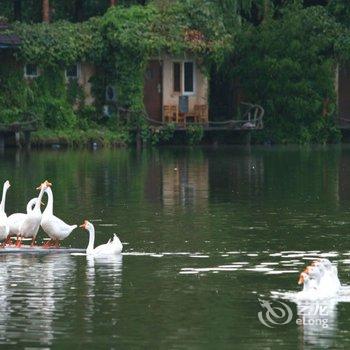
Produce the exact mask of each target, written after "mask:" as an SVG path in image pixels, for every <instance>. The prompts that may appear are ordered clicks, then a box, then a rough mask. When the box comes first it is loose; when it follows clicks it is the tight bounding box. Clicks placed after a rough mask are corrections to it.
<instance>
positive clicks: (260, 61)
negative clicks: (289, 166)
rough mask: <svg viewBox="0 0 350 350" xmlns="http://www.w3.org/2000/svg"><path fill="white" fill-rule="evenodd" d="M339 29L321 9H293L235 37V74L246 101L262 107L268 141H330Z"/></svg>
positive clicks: (331, 136) (331, 138) (334, 135)
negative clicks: (236, 42) (264, 112)
mask: <svg viewBox="0 0 350 350" xmlns="http://www.w3.org/2000/svg"><path fill="white" fill-rule="evenodd" d="M340 32H341V27H340V25H339V24H337V22H336V21H335V20H334V18H332V17H330V16H329V15H328V14H327V12H326V10H325V9H324V8H321V7H309V8H306V9H303V8H301V7H297V8H296V7H292V8H289V9H287V10H286V11H285V12H284V14H283V18H282V19H278V20H270V21H269V22H268V23H266V24H265V25H264V26H260V27H258V28H249V29H248V30H246V31H244V32H243V33H242V36H241V37H240V38H239V39H238V40H241V43H242V45H240V47H239V52H237V60H239V62H240V64H239V66H238V67H237V69H236V74H237V76H239V77H240V79H241V84H242V86H243V89H244V91H245V92H246V94H247V97H248V99H249V100H251V101H254V102H256V103H259V104H261V105H262V106H264V107H265V110H266V118H265V131H264V133H263V134H262V135H260V137H264V138H265V139H269V140H271V141H272V142H279V143H280V142H326V141H331V140H334V138H336V137H337V132H336V130H335V128H334V117H335V112H336V96H335V89H334V79H335V69H336V62H335V60H334V44H335V42H336V41H337V39H338V37H339V33H340Z"/></svg>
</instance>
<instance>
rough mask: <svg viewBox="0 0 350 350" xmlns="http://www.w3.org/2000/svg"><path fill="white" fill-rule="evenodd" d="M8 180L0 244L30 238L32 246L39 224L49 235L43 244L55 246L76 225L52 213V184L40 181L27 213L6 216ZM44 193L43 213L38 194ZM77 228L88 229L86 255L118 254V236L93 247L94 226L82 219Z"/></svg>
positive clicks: (0, 221)
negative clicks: (36, 193)
mask: <svg viewBox="0 0 350 350" xmlns="http://www.w3.org/2000/svg"><path fill="white" fill-rule="evenodd" d="M10 186H11V185H10V182H9V181H5V183H4V185H3V191H2V198H1V203H0V241H3V243H2V245H1V246H2V247H3V248H4V247H5V246H6V245H9V244H11V238H16V243H15V246H16V247H18V248H19V247H21V245H22V239H23V238H31V239H32V242H31V246H32V247H33V246H35V239H36V236H37V234H38V231H39V228H40V226H41V227H42V229H43V230H44V232H45V233H46V234H47V235H48V236H49V238H50V240H49V241H47V243H45V244H44V246H43V247H45V248H50V247H56V248H58V247H59V243H60V241H62V240H64V239H65V238H67V237H68V236H69V235H70V234H71V232H72V231H73V230H74V229H75V228H77V225H68V224H66V223H65V222H64V221H62V220H61V219H59V218H58V217H57V216H55V215H54V214H53V193H52V190H51V186H52V184H51V183H50V182H49V181H44V182H43V183H42V184H41V185H40V186H39V187H38V188H37V190H40V192H39V195H38V197H36V198H33V199H31V200H30V201H29V202H28V204H27V212H26V213H25V214H24V213H15V214H12V215H10V216H9V217H7V215H6V210H5V203H6V193H7V191H8V189H9V188H10ZM44 193H46V195H47V198H48V201H47V205H46V208H45V210H44V212H43V213H42V212H41V209H40V206H41V204H42V202H41V201H42V197H43V195H44ZM80 227H82V228H84V229H86V230H87V231H88V232H89V244H88V246H87V249H86V254H88V255H93V256H101V255H116V254H120V253H121V251H122V249H123V245H122V243H121V242H120V240H119V238H118V237H117V236H116V235H114V237H113V239H110V240H109V241H108V242H107V243H106V244H102V245H100V246H98V247H96V248H94V243H95V228H94V226H93V225H92V224H91V223H90V222H88V221H87V220H85V221H84V223H83V224H82V225H80Z"/></svg>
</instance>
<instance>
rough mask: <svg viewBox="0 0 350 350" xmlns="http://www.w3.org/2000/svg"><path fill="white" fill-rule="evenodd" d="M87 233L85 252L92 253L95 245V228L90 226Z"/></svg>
mask: <svg viewBox="0 0 350 350" xmlns="http://www.w3.org/2000/svg"><path fill="white" fill-rule="evenodd" d="M88 231H89V244H88V246H87V248H86V252H87V253H89V252H92V251H93V250H94V243H95V228H94V227H93V226H90V227H89V228H88Z"/></svg>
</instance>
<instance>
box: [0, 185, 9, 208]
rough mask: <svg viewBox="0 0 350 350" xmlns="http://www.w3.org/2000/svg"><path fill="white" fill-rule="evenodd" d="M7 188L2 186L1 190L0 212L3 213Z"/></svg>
mask: <svg viewBox="0 0 350 350" xmlns="http://www.w3.org/2000/svg"><path fill="white" fill-rule="evenodd" d="M7 189H8V188H7V186H6V185H5V184H4V186H3V188H2V198H1V203H0V211H3V212H4V211H5V202H6V192H7Z"/></svg>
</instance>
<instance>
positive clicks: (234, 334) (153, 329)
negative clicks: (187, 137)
mask: <svg viewBox="0 0 350 350" xmlns="http://www.w3.org/2000/svg"><path fill="white" fill-rule="evenodd" d="M6 179H9V180H10V182H11V184H12V186H11V188H10V190H9V192H8V197H7V204H6V209H7V213H8V214H11V213H13V212H18V211H22V212H23V211H24V210H25V206H26V203H27V201H28V200H29V199H30V198H32V197H34V196H35V195H37V191H36V190H35V187H36V186H38V185H39V184H40V183H41V182H42V181H43V180H45V179H48V180H50V181H51V182H52V183H53V187H52V189H53V193H54V211H55V214H56V215H57V216H58V217H60V218H62V219H64V220H65V221H66V222H68V223H71V224H74V223H76V224H81V223H82V222H83V220H84V219H89V220H91V221H92V222H93V223H94V225H95V227H96V240H97V242H96V243H97V244H101V243H105V242H106V241H107V240H108V239H109V238H110V237H111V236H112V234H113V233H117V234H118V236H119V237H120V239H121V241H122V242H123V243H124V254H123V256H121V257H119V258H116V259H108V260H94V259H90V258H89V259H88V258H87V257H86V256H84V255H69V254H58V255H56V254H47V255H35V254H34V255H33V254H24V255H21V254H2V255H0V349H21V348H28V349H36V348H52V349H71V348H73V349H320V348H330V349H335V348H344V349H349V348H350V317H349V315H350V304H349V303H347V302H346V301H344V300H340V301H339V300H338V301H337V300H336V301H334V303H333V304H332V307H331V308H329V309H328V313H327V315H326V316H325V317H326V318H327V323H328V324H327V328H324V327H317V326H314V325H310V324H303V325H297V324H296V318H297V317H298V312H299V311H300V310H299V309H298V307H297V305H296V304H295V303H293V302H291V301H288V300H287V301H285V302H286V303H287V304H288V305H289V306H290V308H291V310H292V312H293V320H292V321H291V322H289V323H288V324H286V325H281V324H278V325H273V327H272V328H269V327H266V326H265V325H263V324H262V323H261V322H260V321H259V318H258V313H259V312H262V311H264V310H263V308H262V307H261V306H260V304H259V300H258V299H259V298H260V299H266V300H273V298H272V296H273V293H274V292H280V293H285V292H296V291H298V290H300V286H298V285H297V278H298V275H299V273H300V271H301V270H302V269H303V268H304V267H305V266H306V265H307V263H308V259H310V258H312V257H317V256H323V257H327V258H329V259H330V260H331V261H333V262H335V263H337V266H338V270H339V276H340V280H341V282H342V284H343V285H344V286H345V288H346V285H347V284H348V283H349V280H350V276H349V271H350V235H349V234H350V148H346V147H340V146H337V147H314V148H298V147H288V148H286V147H270V148H262V147H256V148H254V147H253V148H208V149H205V148H203V149H202V148H198V149H197V148H193V149H190V148H164V149H160V150H147V151H143V152H141V153H137V152H136V151H134V150H127V149H121V150H97V151H87V150H86V151H65V150H46V151H31V152H30V153H25V152H17V153H16V152H15V151H6V153H4V154H1V155H0V181H1V183H3V181H5V180H6ZM45 200H46V199H45ZM44 238H45V234H44V233H43V231H40V233H39V236H38V242H39V243H41V242H42V241H43V239H44ZM87 242H88V234H87V233H86V231H84V230H82V229H76V230H75V231H73V233H72V234H71V236H70V237H69V238H68V239H66V240H65V241H64V242H63V246H65V247H76V248H85V247H86V246H87Z"/></svg>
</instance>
